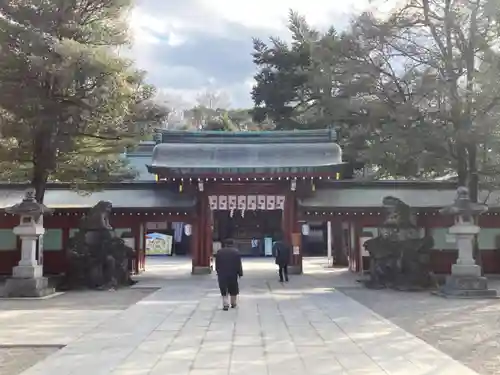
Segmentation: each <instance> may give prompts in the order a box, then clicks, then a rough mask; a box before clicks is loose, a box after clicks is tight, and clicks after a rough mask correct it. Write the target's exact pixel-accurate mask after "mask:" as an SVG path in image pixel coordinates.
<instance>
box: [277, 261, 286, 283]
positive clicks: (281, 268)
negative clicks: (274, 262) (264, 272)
mask: <svg viewBox="0 0 500 375" xmlns="http://www.w3.org/2000/svg"><path fill="white" fill-rule="evenodd" d="M278 267H279V268H278V274H279V276H280V281H281V282H283V281H288V264H278Z"/></svg>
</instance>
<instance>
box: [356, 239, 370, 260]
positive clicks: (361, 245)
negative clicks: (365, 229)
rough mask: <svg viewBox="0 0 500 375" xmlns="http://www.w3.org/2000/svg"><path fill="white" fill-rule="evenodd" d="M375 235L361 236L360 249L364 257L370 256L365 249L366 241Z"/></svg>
mask: <svg viewBox="0 0 500 375" xmlns="http://www.w3.org/2000/svg"><path fill="white" fill-rule="evenodd" d="M372 238H373V237H368V236H367V237H360V238H359V251H360V253H361V256H362V257H369V256H370V253H369V252H368V251H366V249H365V246H364V245H365V242H366V241H368V240H371V239H372Z"/></svg>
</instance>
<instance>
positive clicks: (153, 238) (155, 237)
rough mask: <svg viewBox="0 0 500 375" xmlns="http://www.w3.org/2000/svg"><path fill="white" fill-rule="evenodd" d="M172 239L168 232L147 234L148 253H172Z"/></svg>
mask: <svg viewBox="0 0 500 375" xmlns="http://www.w3.org/2000/svg"><path fill="white" fill-rule="evenodd" d="M172 240H173V239H172V236H169V235H168V234H163V233H148V234H146V255H172Z"/></svg>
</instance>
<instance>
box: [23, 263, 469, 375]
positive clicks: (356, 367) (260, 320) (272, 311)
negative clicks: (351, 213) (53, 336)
mask: <svg viewBox="0 0 500 375" xmlns="http://www.w3.org/2000/svg"><path fill="white" fill-rule="evenodd" d="M260 265H261V263H259V262H253V261H245V263H244V267H245V271H246V272H245V277H244V278H243V279H242V285H241V291H242V295H241V297H240V304H239V307H238V308H237V309H234V310H230V311H228V312H225V311H222V310H221V306H220V305H221V300H220V296H219V295H218V293H217V285H216V280H215V278H214V277H213V276H211V277H202V278H198V277H192V278H185V279H182V280H179V281H175V280H172V281H171V282H169V283H164V286H163V287H162V288H161V289H160V290H158V291H157V292H155V293H153V294H151V295H150V296H148V297H146V298H144V299H143V300H142V301H140V302H138V303H136V304H135V305H133V306H131V307H130V308H128V309H127V310H125V311H123V312H120V313H118V314H115V315H113V316H112V317H110V318H108V319H107V320H105V321H103V322H102V323H101V324H100V325H98V326H97V327H95V328H93V329H92V330H90V331H89V332H87V333H86V334H84V335H82V336H81V337H79V338H78V339H76V340H74V341H72V342H70V343H69V345H67V346H66V347H65V348H63V349H61V350H60V351H58V352H57V353H55V354H53V355H51V356H49V357H48V358H46V359H45V360H43V361H42V362H39V363H38V364H36V365H35V366H33V367H32V368H30V369H28V370H27V371H25V372H23V373H22V374H23V375H53V374H57V375H88V374H92V375H164V374H176V375H211V374H213V375H215V374H216V375H233V374H238V375H246V374H252V375H256V374H257V375H261V374H262V375H284V374H286V375H303V374H308V375H323V374H325V375H326V374H328V375H362V374H364V375H382V374H384V375H477V373H475V372H474V371H472V370H470V369H469V368H467V367H465V366H464V365H462V364H460V363H458V362H457V361H455V360H453V359H452V358H450V357H449V356H447V355H445V354H443V353H441V352H440V351H438V350H437V349H434V348H433V347H432V346H430V345H429V344H427V343H425V342H424V341H422V340H420V339H418V338H416V337H415V336H413V335H411V334H409V333H407V332H405V331H404V330H402V329H401V328H399V327H397V326H396V325H394V324H392V323H390V322H389V321H387V320H385V319H383V318H382V317H380V316H379V315H377V314H375V313H373V312H372V311H371V310H369V309H368V308H366V307H364V306H363V305H361V304H359V303H358V302H356V301H354V300H352V299H351V298H349V297H347V296H346V295H344V294H342V293H341V292H339V291H336V290H334V289H333V288H332V287H331V286H330V285H329V284H330V279H329V278H327V277H324V276H323V275H322V276H321V277H315V275H314V274H312V275H302V276H296V277H294V278H293V279H292V280H291V281H290V283H288V284H286V285H281V284H279V283H278V282H277V281H276V280H275V279H276V275H275V272H274V270H273V268H272V267H268V266H267V265H266V266H265V267H268V268H265V269H260V268H259V267H260Z"/></svg>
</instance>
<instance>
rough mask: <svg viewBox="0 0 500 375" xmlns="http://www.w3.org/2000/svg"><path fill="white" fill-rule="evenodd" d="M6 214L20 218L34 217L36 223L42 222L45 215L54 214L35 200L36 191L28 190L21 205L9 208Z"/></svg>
mask: <svg viewBox="0 0 500 375" xmlns="http://www.w3.org/2000/svg"><path fill="white" fill-rule="evenodd" d="M5 212H7V213H8V214H12V215H18V216H29V217H32V218H33V219H34V220H35V222H38V221H39V220H40V217H42V216H43V215H50V214H52V213H53V212H54V210H52V209H51V208H48V207H47V206H46V205H44V204H43V203H38V202H37V201H36V199H35V189H33V188H30V189H27V190H26V192H25V194H24V198H23V200H22V201H21V203H17V204H15V205H13V206H11V207H7V208H6V209H5Z"/></svg>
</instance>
